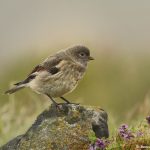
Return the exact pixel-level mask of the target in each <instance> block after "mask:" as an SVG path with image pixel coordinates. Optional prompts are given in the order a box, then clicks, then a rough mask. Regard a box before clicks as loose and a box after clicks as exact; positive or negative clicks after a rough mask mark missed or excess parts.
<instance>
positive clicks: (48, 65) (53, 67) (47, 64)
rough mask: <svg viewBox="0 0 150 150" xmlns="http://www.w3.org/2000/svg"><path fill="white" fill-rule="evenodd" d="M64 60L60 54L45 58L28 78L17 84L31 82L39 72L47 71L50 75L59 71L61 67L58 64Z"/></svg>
mask: <svg viewBox="0 0 150 150" xmlns="http://www.w3.org/2000/svg"><path fill="white" fill-rule="evenodd" d="M61 61H62V59H61V58H60V57H58V56H50V57H48V58H47V59H46V60H44V61H43V62H42V63H41V64H39V65H37V66H36V67H35V68H34V69H33V70H32V71H31V73H30V74H29V75H28V76H27V78H26V79H25V80H23V81H21V82H18V83H16V84H15V85H21V84H26V83H29V82H30V81H31V80H33V79H34V78H35V77H36V76H37V75H38V74H39V72H42V71H47V72H48V73H49V75H54V74H56V73H58V72H59V70H60V69H59V68H58V67H57V65H58V64H59V63H60V62H61Z"/></svg>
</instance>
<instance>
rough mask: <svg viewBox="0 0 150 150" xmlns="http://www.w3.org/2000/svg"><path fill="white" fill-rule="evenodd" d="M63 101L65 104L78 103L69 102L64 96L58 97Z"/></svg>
mask: <svg viewBox="0 0 150 150" xmlns="http://www.w3.org/2000/svg"><path fill="white" fill-rule="evenodd" d="M60 98H61V99H62V100H63V101H65V102H66V103H67V104H76V105H79V104H78V103H71V102H69V101H68V100H67V99H66V98H64V97H60Z"/></svg>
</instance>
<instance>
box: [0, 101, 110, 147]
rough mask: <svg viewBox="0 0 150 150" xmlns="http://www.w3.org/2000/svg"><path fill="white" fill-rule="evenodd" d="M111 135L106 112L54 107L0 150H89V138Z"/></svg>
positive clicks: (79, 107)
mask: <svg viewBox="0 0 150 150" xmlns="http://www.w3.org/2000/svg"><path fill="white" fill-rule="evenodd" d="M90 134H95V135H96V137H99V138H101V137H105V138H107V137H108V136H109V133H108V126H107V113H106V112H105V111H104V110H102V109H100V108H97V107H89V106H81V105H75V104H69V105H66V104H62V105H60V107H59V109H58V108H56V107H55V106H54V105H51V106H50V108H49V109H48V110H45V111H44V112H43V113H42V114H40V115H39V116H38V118H37V120H36V121H35V123H34V124H33V125H32V126H31V128H30V129H29V130H28V131H27V132H26V133H25V134H24V135H21V136H18V137H16V138H14V139H13V140H11V141H10V142H8V143H7V144H5V145H4V146H2V147H1V148H0V150H88V147H89V144H90V140H89V135H90Z"/></svg>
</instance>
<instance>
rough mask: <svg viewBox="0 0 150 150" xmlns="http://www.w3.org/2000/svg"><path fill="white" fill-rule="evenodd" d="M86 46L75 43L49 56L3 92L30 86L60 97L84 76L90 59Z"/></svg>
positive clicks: (9, 92)
mask: <svg viewBox="0 0 150 150" xmlns="http://www.w3.org/2000/svg"><path fill="white" fill-rule="evenodd" d="M92 59H93V58H92V57H91V56H90V51H89V49H88V48H87V47H85V46H81V45H77V46H73V47H70V48H67V49H65V50H61V51H59V52H57V53H56V54H55V55H53V56H49V57H48V58H47V59H46V60H44V61H43V62H42V63H41V64H39V65H37V66H36V67H35V68H34V69H33V70H32V72H31V73H30V74H29V75H28V76H27V78H26V79H25V80H23V81H21V82H19V83H16V84H15V87H13V88H12V89H10V90H8V91H6V92H5V93H8V94H12V93H14V92H16V91H18V90H19V89H22V88H24V87H30V88H31V89H32V90H34V91H35V92H37V93H40V94H45V95H47V96H49V97H50V99H51V100H52V101H53V102H54V103H56V102H55V101H54V100H53V98H55V97H61V98H62V99H63V100H64V101H66V102H68V101H67V100H66V99H65V98H63V97H62V96H63V95H64V94H66V93H69V92H71V91H73V90H74V89H75V87H76V86H77V84H78V81H79V80H80V79H81V78H82V77H83V76H84V73H85V71H86V68H87V62H88V61H89V60H92Z"/></svg>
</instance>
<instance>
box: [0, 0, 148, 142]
mask: <svg viewBox="0 0 150 150" xmlns="http://www.w3.org/2000/svg"><path fill="white" fill-rule="evenodd" d="M149 14H150V1H148V0H147V1H146V0H145V1H140V0H126V1H120V0H114V1H111V0H105V1H104V0H94V1H91V0H82V1H79V0H76V1H75V0H74V1H73V0H61V1H58V0H55V1H54V0H45V1H40V0H32V1H29V0H24V1H20V0H13V1H11V0H0V19H1V22H0V33H1V34H0V60H1V61H0V62H1V63H0V68H1V71H0V145H2V144H4V143H5V142H7V141H8V140H10V139H11V138H13V137H15V136H17V135H19V134H22V133H24V132H25V131H26V130H27V129H28V128H29V126H30V125H31V124H32V123H33V122H34V120H35V119H36V117H37V115H38V114H40V113H41V112H42V111H43V110H44V109H46V108H48V106H49V105H50V101H49V100H48V98H47V97H45V96H42V95H38V94H36V93H34V92H33V91H31V90H29V89H24V90H22V91H20V92H17V93H15V94H13V95H10V96H8V95H4V94H3V93H4V91H5V90H7V89H8V88H9V87H10V86H11V85H12V84H13V83H15V82H18V81H20V80H22V79H24V78H25V77H26V75H27V74H28V73H29V72H30V71H31V70H32V68H33V67H34V66H36V64H38V63H40V62H41V61H42V60H43V59H45V58H46V57H47V56H48V55H51V54H53V53H55V52H57V51H58V50H60V49H64V48H66V47H68V46H71V45H74V44H83V45H86V46H87V47H89V48H90V49H91V55H92V56H93V57H94V58H95V61H92V62H91V63H90V64H89V67H88V70H87V73H86V75H85V77H84V79H83V80H82V81H81V82H80V84H79V86H78V87H77V89H76V90H75V91H74V92H72V93H71V94H69V95H67V96H66V98H68V99H70V100H72V101H73V102H79V103H81V104H84V105H93V106H99V107H102V108H103V109H105V110H106V111H107V112H108V115H109V126H110V130H111V131H113V129H114V128H116V127H117V125H118V124H120V123H123V122H127V123H130V124H131V123H135V122H136V121H137V119H139V120H140V119H141V118H145V116H147V115H148V114H149V113H150V111H149V108H150V29H149V27H150V17H149Z"/></svg>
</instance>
